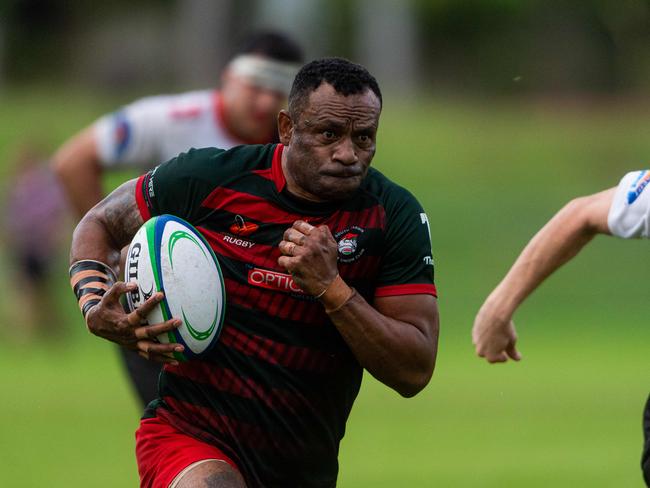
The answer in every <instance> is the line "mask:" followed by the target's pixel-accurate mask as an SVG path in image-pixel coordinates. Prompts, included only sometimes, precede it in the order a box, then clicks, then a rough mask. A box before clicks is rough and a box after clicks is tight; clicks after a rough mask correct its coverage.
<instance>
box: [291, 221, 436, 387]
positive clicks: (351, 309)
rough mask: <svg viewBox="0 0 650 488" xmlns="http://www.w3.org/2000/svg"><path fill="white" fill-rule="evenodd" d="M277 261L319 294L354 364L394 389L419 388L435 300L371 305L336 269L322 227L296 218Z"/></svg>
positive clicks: (410, 298)
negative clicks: (350, 353) (349, 350)
mask: <svg viewBox="0 0 650 488" xmlns="http://www.w3.org/2000/svg"><path fill="white" fill-rule="evenodd" d="M279 247H280V251H281V252H282V254H283V256H281V257H280V258H279V260H278V263H279V264H280V266H283V267H284V268H286V269H287V270H288V271H289V272H290V273H291V274H292V275H293V278H294V280H295V281H296V283H297V284H298V286H300V287H301V288H302V289H303V290H304V291H305V292H306V293H309V294H311V295H313V296H316V297H318V298H319V300H320V301H321V303H322V304H323V306H324V307H325V311H326V312H327V313H328V315H329V317H330V319H331V320H332V322H333V323H334V325H335V326H336V328H337V329H338V331H339V332H340V334H341V336H342V337H343V339H344V340H345V341H346V343H347V344H348V346H349V347H350V349H351V350H352V352H353V353H354V355H355V357H356V358H357V360H358V361H359V363H360V364H361V365H362V366H363V367H364V368H365V369H367V370H368V371H369V372H370V373H371V374H372V375H373V376H374V377H375V378H377V379H378V380H379V381H381V382H382V383H384V384H386V385H388V386H389V387H391V388H393V389H394V390H395V391H397V392H398V393H399V394H401V395H402V396H405V397H410V396H413V395H415V394H417V393H418V392H419V391H420V390H422V389H423V388H424V387H425V386H426V385H427V383H428V382H429V380H430V379H431V375H432V374H433V369H434V366H435V361H436V353H437V348H438V305H437V301H436V299H435V298H434V297H433V296H431V295H404V296H396V297H381V298H379V297H378V298H377V299H376V300H375V303H374V306H372V305H370V304H369V303H368V302H366V300H364V299H363V297H361V295H359V294H357V293H356V292H355V291H354V290H352V289H351V288H350V287H349V286H348V285H347V284H346V283H345V282H344V281H343V279H341V277H340V276H339V274H338V270H337V261H336V258H337V251H338V248H337V244H336V241H335V240H334V238H333V237H332V234H331V232H330V230H329V229H328V228H327V226H319V227H314V226H312V225H310V224H308V223H306V222H303V221H297V222H295V223H294V225H293V227H292V228H290V229H288V230H287V231H286V232H285V234H284V240H283V241H281V242H280V245H279Z"/></svg>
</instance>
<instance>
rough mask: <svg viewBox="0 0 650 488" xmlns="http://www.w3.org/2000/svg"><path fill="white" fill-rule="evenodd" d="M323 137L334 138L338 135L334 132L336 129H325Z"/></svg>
mask: <svg viewBox="0 0 650 488" xmlns="http://www.w3.org/2000/svg"><path fill="white" fill-rule="evenodd" d="M323 137H324V138H325V139H334V138H335V137H336V134H335V133H334V131H331V130H324V131H323Z"/></svg>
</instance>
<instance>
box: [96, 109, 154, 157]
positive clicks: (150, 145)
mask: <svg viewBox="0 0 650 488" xmlns="http://www.w3.org/2000/svg"><path fill="white" fill-rule="evenodd" d="M166 112H167V110H166V107H165V104H164V103H161V101H160V100H157V99H156V98H145V99H143V100H139V101H136V102H134V103H132V104H130V105H127V106H126V107H123V108H122V109H120V110H118V111H117V112H114V113H112V114H109V115H105V116H104V117H102V118H100V119H99V120H98V121H97V122H95V125H94V129H95V138H96V141H97V149H98V152H99V158H100V160H101V161H102V164H103V165H104V166H106V167H115V166H130V167H136V168H139V169H150V168H152V167H153V166H155V165H157V164H158V163H160V162H161V161H160V158H161V157H160V141H161V140H164V137H165V134H164V133H163V129H164V123H165V116H166Z"/></svg>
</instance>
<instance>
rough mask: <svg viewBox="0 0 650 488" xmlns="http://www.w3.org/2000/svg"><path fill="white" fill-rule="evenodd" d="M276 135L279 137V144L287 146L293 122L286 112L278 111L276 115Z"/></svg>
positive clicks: (291, 133)
mask: <svg viewBox="0 0 650 488" xmlns="http://www.w3.org/2000/svg"><path fill="white" fill-rule="evenodd" d="M278 134H279V135H280V142H281V143H282V144H283V145H285V146H288V145H289V142H291V136H292V135H293V121H292V120H291V116H290V115H289V112H287V111H286V110H280V113H279V114H278Z"/></svg>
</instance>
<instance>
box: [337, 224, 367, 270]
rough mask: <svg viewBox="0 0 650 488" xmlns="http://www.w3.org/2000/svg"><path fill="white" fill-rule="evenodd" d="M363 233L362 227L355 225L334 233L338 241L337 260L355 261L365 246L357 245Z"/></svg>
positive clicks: (344, 261)
mask: <svg viewBox="0 0 650 488" xmlns="http://www.w3.org/2000/svg"><path fill="white" fill-rule="evenodd" d="M363 233H364V229H362V228H361V227H358V226H356V225H355V226H352V227H349V228H347V229H345V230H342V231H340V232H337V233H336V234H335V235H334V237H335V238H336V240H337V241H338V248H339V261H340V262H341V263H351V262H353V261H356V260H357V259H359V258H360V257H361V256H362V255H363V253H364V252H365V251H366V250H365V248H363V247H361V246H360V245H359V238H360V237H361V236H362V235H363Z"/></svg>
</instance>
